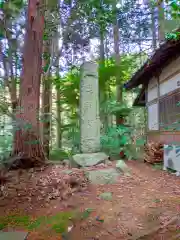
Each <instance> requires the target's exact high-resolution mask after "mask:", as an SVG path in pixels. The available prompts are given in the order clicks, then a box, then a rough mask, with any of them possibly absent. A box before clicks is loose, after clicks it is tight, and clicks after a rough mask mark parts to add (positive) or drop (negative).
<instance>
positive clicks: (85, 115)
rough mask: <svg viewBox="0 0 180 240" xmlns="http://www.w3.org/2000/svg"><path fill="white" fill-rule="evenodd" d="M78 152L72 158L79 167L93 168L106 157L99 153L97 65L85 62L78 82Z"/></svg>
mask: <svg viewBox="0 0 180 240" xmlns="http://www.w3.org/2000/svg"><path fill="white" fill-rule="evenodd" d="M80 136H81V137H80V151H81V154H76V155H74V156H73V159H72V160H73V162H75V163H76V164H77V165H79V166H93V165H96V164H99V163H101V162H104V161H105V160H106V159H107V158H108V157H107V155H106V154H105V153H102V152H100V117H99V80H98V65H97V64H96V63H95V62H85V63H84V64H83V65H82V66H81V82H80Z"/></svg>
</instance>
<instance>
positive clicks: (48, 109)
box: [42, 40, 52, 158]
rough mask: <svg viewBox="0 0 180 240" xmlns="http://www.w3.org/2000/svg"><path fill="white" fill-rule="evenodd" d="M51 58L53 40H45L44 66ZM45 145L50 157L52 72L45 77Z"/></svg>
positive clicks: (43, 96)
mask: <svg viewBox="0 0 180 240" xmlns="http://www.w3.org/2000/svg"><path fill="white" fill-rule="evenodd" d="M50 59H51V41H50V40H46V41H45V42H44V64H43V65H44V67H45V69H48V67H49V64H50ZM42 98H43V106H42V111H43V119H42V120H43V146H44V150H45V153H46V156H47V158H48V157H49V145H50V133H51V114H50V113H51V99H52V84H51V79H50V73H48V75H46V74H45V75H44V77H43V93H42Z"/></svg>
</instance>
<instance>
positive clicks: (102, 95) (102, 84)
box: [100, 29, 108, 132]
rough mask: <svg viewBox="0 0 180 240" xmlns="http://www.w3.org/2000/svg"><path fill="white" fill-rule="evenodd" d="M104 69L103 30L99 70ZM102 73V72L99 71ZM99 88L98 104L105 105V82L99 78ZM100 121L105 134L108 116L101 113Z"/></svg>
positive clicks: (102, 33) (101, 33)
mask: <svg viewBox="0 0 180 240" xmlns="http://www.w3.org/2000/svg"><path fill="white" fill-rule="evenodd" d="M104 67H105V48H104V32H103V29H101V31H100V68H102V69H103V68H104ZM101 72H102V71H101ZM100 80H101V84H100V86H101V88H100V102H101V103H106V101H107V93H106V81H104V79H103V78H102V77H101V79H100ZM101 120H102V122H103V126H104V128H103V130H104V132H106V130H107V128H108V116H107V113H103V114H102V116H101Z"/></svg>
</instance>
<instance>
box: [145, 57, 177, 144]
mask: <svg viewBox="0 0 180 240" xmlns="http://www.w3.org/2000/svg"><path fill="white" fill-rule="evenodd" d="M174 91H180V57H179V58H177V59H176V60H174V61H172V62H171V63H170V64H169V65H168V66H167V67H165V68H164V69H162V70H161V72H160V73H159V76H154V77H153V78H152V79H151V80H150V81H149V84H148V87H147V89H146V107H147V111H148V126H147V133H148V136H147V139H148V141H160V142H163V143H172V142H179V143H180V131H165V130H163V131H162V130H161V131H160V116H159V100H161V99H162V98H164V97H165V96H168V95H169V94H171V93H173V92H174Z"/></svg>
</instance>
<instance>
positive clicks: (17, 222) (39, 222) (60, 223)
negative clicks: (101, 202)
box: [0, 212, 76, 233]
mask: <svg viewBox="0 0 180 240" xmlns="http://www.w3.org/2000/svg"><path fill="white" fill-rule="evenodd" d="M75 217H76V215H75V213H74V212H60V213H57V214H56V215H54V216H41V217H39V218H37V219H35V220H33V219H32V218H31V217H30V216H21V215H8V216H4V217H0V230H2V229H4V228H5V227H7V226H13V227H19V226H20V227H23V228H24V229H26V230H28V231H33V230H36V229H39V228H42V229H44V228H46V229H47V228H48V229H52V230H54V231H55V232H56V233H63V232H66V230H67V228H68V225H69V221H70V219H73V218H75Z"/></svg>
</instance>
